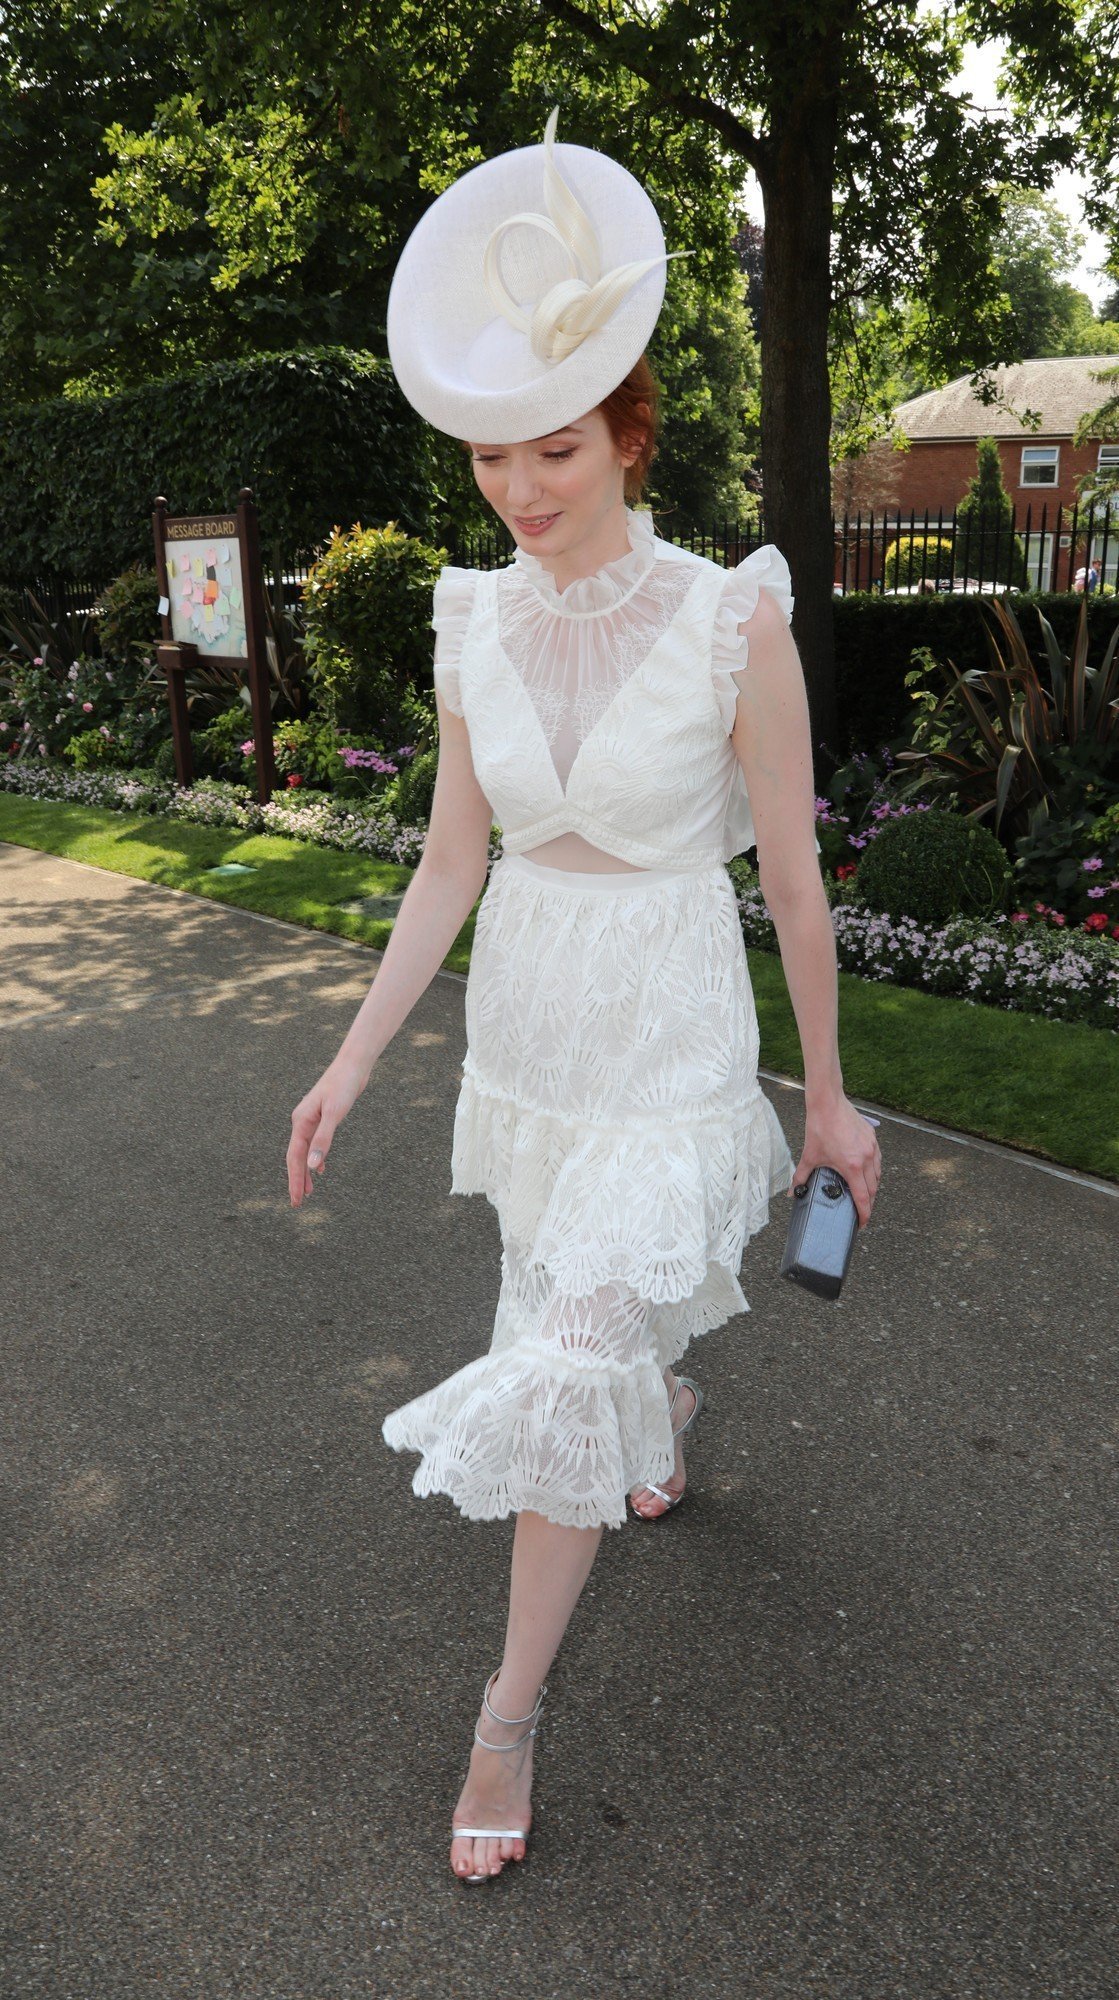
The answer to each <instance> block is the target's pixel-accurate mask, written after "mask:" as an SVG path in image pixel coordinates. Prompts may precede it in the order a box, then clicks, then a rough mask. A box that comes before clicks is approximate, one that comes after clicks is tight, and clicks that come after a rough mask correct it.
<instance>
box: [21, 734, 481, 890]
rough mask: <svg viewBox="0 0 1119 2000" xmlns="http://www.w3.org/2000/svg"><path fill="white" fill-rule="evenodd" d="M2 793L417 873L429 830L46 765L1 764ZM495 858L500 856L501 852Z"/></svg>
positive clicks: (390, 819) (336, 808)
mask: <svg viewBox="0 0 1119 2000" xmlns="http://www.w3.org/2000/svg"><path fill="white" fill-rule="evenodd" d="M0 788H2V789H3V790H5V791H9V792H18V793H19V794H21V795H22V796H23V797H24V798H32V799H51V800H63V801H66V802H68V803H69V804H72V805H83V806H103V807H105V808H107V809H108V811H110V812H143V813H158V814H159V815H161V816H162V817H165V818H168V819H181V820H186V821H187V822H189V824H190V825H191V826H231V827H237V828H239V829H241V830H242V831H243V832H246V833H283V834H287V835H288V836H289V837H290V838H291V839H292V840H310V841H316V842H318V844H319V845H320V846H322V847H336V848H340V849H342V850H343V851H344V852H346V853H359V854H372V855H375V856H376V857H377V858H378V859H379V860H382V861H394V862H396V863H398V864H399V866H400V867H402V868H414V867H415V866H416V864H417V862H418V861H419V858H420V856H421V854H422V853H423V850H424V842H425V841H426V839H427V827H426V826H409V825H406V824H404V823H403V822H401V821H400V820H398V819H397V818H395V816H394V815H393V814H392V813H387V812H381V813H379V812H377V811H376V810H375V809H373V808H372V807H363V806H361V805H360V804H355V803H353V802H347V801H344V800H341V799H334V798H332V797H331V796H330V795H329V794H328V793H324V792H310V791H299V792H291V791H287V790H285V791H283V792H276V793H274V794H273V796H272V798H271V799H269V800H268V802H267V803H266V804H263V805H262V804H261V802H260V801H259V800H258V799H257V798H256V796H255V794H254V793H253V792H252V791H251V790H250V789H249V787H248V786H247V785H233V784H228V783H226V782H225V781H224V780H221V779H217V778H199V779H198V781H197V783H196V784H194V785H192V786H186V787H184V786H182V785H177V784H174V783H172V782H170V781H166V780H164V779H161V778H157V777H153V776H150V775H148V774H146V773H143V772H135V771H112V770H109V771H81V772H71V771H66V770H62V769H60V768H59V767H58V766H57V765H55V764H50V763H48V762H47V761H46V760H45V759H44V760H42V761H40V762H34V761H32V760H31V759H30V758H25V759H23V760H22V761H20V762H19V763H16V762H13V761H9V762H7V763H0ZM491 852H493V853H496V844H495V845H494V847H493V849H492V850H491Z"/></svg>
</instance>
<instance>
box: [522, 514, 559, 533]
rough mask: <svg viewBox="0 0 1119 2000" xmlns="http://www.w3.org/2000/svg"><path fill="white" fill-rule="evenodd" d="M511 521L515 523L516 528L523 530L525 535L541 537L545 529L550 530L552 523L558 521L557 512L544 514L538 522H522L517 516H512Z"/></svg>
mask: <svg viewBox="0 0 1119 2000" xmlns="http://www.w3.org/2000/svg"><path fill="white" fill-rule="evenodd" d="M513 519H514V520H515V521H516V523H517V526H518V528H521V529H523V531H524V533H525V534H526V535H542V534H543V533H544V530H545V528H550V527H551V525H552V522H553V521H558V520H559V514H558V512H557V513H555V514H545V515H543V516H542V517H541V519H540V520H538V521H522V519H521V517H520V515H519V514H514V516H513Z"/></svg>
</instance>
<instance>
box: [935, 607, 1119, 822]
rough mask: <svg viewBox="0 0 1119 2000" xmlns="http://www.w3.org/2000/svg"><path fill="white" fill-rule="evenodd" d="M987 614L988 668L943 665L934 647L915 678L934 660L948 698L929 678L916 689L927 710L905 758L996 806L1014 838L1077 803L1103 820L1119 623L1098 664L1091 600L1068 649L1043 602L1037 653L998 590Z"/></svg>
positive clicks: (1118, 717) (1113, 778) (1115, 767)
mask: <svg viewBox="0 0 1119 2000" xmlns="http://www.w3.org/2000/svg"><path fill="white" fill-rule="evenodd" d="M984 612H985V616H986V619H987V621H988V623H987V644H988V650H989V652H990V656H991V658H990V664H989V665H988V666H987V667H986V668H985V669H984V670H982V671H980V669H978V668H976V667H971V668H969V669H968V670H967V672H966V673H961V672H960V670H959V668H958V667H957V666H956V664H955V662H954V661H953V660H947V661H944V660H940V659H937V660H936V661H935V663H934V662H933V661H932V659H931V657H930V656H929V655H927V654H926V655H925V656H924V658H923V663H922V665H921V666H918V667H915V668H914V669H913V670H912V671H911V672H910V673H908V674H907V675H906V677H905V678H906V682H907V684H911V683H913V682H918V683H919V682H921V681H922V680H923V679H924V678H925V677H927V674H928V672H929V671H930V669H931V667H932V666H933V665H934V664H935V666H936V667H937V668H938V669H939V671H940V672H941V674H942V675H943V677H944V679H945V681H946V682H947V683H948V685H947V689H946V691H945V693H944V694H942V695H941V697H940V699H939V701H935V700H931V699H930V695H929V692H928V690H927V689H925V688H923V687H920V686H919V687H918V688H917V689H916V690H915V691H914V693H913V699H914V700H915V701H916V702H917V703H918V704H919V706H920V708H921V710H922V713H921V714H920V716H919V718H918V721H917V723H916V724H915V726H914V729H913V748H912V749H910V750H903V751H901V752H900V753H899V758H898V761H899V763H902V764H909V765H911V766H912V767H913V768H914V771H915V774H916V782H918V783H919V784H920V785H921V786H922V788H924V787H926V786H937V787H939V788H940V791H941V793H942V794H943V792H944V791H945V790H947V791H948V792H949V793H950V795H951V797H952V798H953V800H957V799H958V801H959V803H960V805H961V806H962V807H963V808H964V809H965V810H966V811H968V812H970V813H974V814H976V815H979V814H983V815H986V814H988V813H989V814H990V815H991V816H992V820H993V824H994V827H995V830H996V832H997V833H1000V834H1001V835H1002V837H1003V838H1004V839H1010V838H1013V837H1015V836H1017V835H1020V834H1023V833H1029V832H1033V831H1036V826H1037V822H1038V819H1039V818H1045V817H1047V816H1048V815H1049V814H1050V813H1053V812H1056V813H1061V812H1065V811H1067V810H1069V809H1070V808H1071V807H1073V806H1078V807H1086V808H1087V811H1086V818H1087V819H1088V820H1091V819H1093V818H1094V817H1095V816H1096V815H1097V814H1098V813H1099V812H1101V811H1103V810H1104V809H1106V807H1107V806H1108V805H1109V804H1110V803H1111V800H1112V798H1113V797H1114V796H1115V792H1116V787H1117V786H1119V626H1114V627H1113V628H1112V630H1111V633H1110V636H1109V637H1108V639H1107V642H1106V645H1105V647H1104V650H1103V657H1102V659H1101V660H1100V663H1099V665H1098V666H1093V665H1091V664H1090V663H1089V659H1088V653H1089V644H1090V640H1089V624H1088V608H1087V601H1086V600H1084V599H1082V600H1081V606H1080V615H1079V617H1078V619H1077V622H1076V631H1075V635H1074V638H1073V643H1072V648H1071V651H1070V652H1069V653H1068V654H1065V653H1063V652H1062V650H1061V647H1060V644H1059V643H1058V640H1057V636H1056V634H1055V632H1054V631H1053V628H1052V626H1051V625H1050V623H1049V621H1048V619H1047V618H1045V617H1044V616H1043V614H1042V613H1041V611H1040V610H1039V611H1038V614H1037V618H1038V624H1039V626H1040V628H1041V638H1042V646H1041V650H1040V652H1039V654H1038V656H1037V659H1036V660H1035V658H1034V656H1033V654H1032V653H1031V652H1030V648H1029V645H1028V644H1027V641H1026V636H1025V633H1024V632H1023V630H1022V627H1021V625H1020V624H1019V622H1018V619H1017V617H1016V616H1015V614H1014V611H1013V610H1012V609H1011V607H1010V605H1009V604H1008V603H1006V602H1005V601H1004V600H1002V599H998V598H996V599H994V600H993V601H992V602H991V603H990V604H989V605H987V606H984ZM1101 637H1102V634H1101ZM1000 641H1001V643H1000Z"/></svg>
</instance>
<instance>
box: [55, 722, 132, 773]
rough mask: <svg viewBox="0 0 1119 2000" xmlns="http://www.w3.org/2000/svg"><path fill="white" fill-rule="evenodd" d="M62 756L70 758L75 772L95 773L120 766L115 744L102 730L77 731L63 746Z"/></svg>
mask: <svg viewBox="0 0 1119 2000" xmlns="http://www.w3.org/2000/svg"><path fill="white" fill-rule="evenodd" d="M62 755H63V756H64V757H69V758H70V760H71V762H72V763H73V766H74V769H75V770H76V771H96V770H100V769H104V768H106V767H107V766H110V765H112V766H114V767H116V766H119V764H120V751H119V749H118V747H117V744H116V742H115V741H114V739H113V737H112V736H110V735H109V734H108V732H107V731H106V730H104V729H81V730H79V731H78V734H77V735H76V736H71V738H70V741H69V742H68V743H64V744H63V746H62Z"/></svg>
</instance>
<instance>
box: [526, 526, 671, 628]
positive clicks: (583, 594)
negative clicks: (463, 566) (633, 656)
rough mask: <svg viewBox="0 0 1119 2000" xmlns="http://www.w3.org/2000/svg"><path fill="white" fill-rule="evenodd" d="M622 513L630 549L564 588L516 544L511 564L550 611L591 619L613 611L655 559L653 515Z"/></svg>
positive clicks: (645, 573) (630, 592)
mask: <svg viewBox="0 0 1119 2000" xmlns="http://www.w3.org/2000/svg"><path fill="white" fill-rule="evenodd" d="M625 516H626V533H627V534H628V536H629V548H628V549H627V551H626V553H625V555H623V556H615V557H614V559H613V561H611V562H606V563H602V564H601V565H600V566H599V568H598V569H596V570H595V571H594V572H593V574H592V575H590V576H577V577H576V578H575V579H574V581H573V582H572V583H569V584H568V585H567V587H566V589H565V590H559V589H557V587H556V580H555V578H554V576H553V575H552V572H551V570H549V569H547V568H546V567H545V565H544V564H543V563H542V562H541V561H540V559H539V557H538V556H534V555H530V553H529V551H528V550H527V549H522V548H521V547H520V545H519V544H518V546H517V547H516V549H515V550H514V554H513V561H512V564H511V565H510V567H511V569H512V570H513V571H514V572H515V573H519V574H520V576H521V577H522V578H523V580H524V581H525V582H526V583H528V584H531V586H532V589H533V591H534V592H535V594H536V596H537V597H538V598H539V599H540V600H541V602H542V603H544V604H545V605H547V607H548V609H549V610H550V611H555V612H558V613H559V614H560V615H561V616H562V617H565V618H593V617H597V616H600V615H601V613H602V612H604V611H613V610H616V608H617V606H618V605H619V604H623V603H624V602H625V600H626V599H627V598H628V597H629V596H630V595H631V594H632V593H633V591H635V590H636V589H637V587H638V585H639V584H640V583H641V581H642V580H643V578H644V577H646V576H647V575H648V573H649V571H650V570H651V569H652V567H653V564H654V562H655V561H656V548H655V546H654V544H655V541H656V531H655V529H654V527H653V517H652V515H651V514H650V513H648V512H647V511H646V510H644V509H642V510H641V511H638V509H637V508H635V507H627V508H626V510H625Z"/></svg>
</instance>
